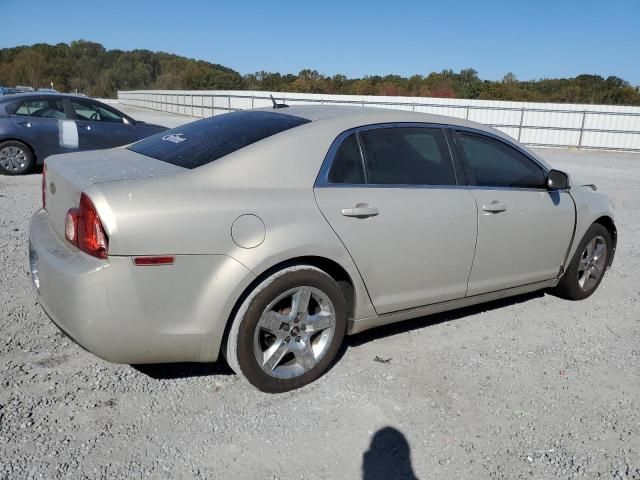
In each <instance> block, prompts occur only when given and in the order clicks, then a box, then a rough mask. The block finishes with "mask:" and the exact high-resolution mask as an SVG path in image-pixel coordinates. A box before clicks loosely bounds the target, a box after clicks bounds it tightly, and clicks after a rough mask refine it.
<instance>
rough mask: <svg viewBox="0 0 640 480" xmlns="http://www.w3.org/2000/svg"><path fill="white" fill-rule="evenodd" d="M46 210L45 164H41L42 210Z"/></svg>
mask: <svg viewBox="0 0 640 480" xmlns="http://www.w3.org/2000/svg"><path fill="white" fill-rule="evenodd" d="M46 208H47V164H46V162H45V163H43V164H42V209H43V210H46Z"/></svg>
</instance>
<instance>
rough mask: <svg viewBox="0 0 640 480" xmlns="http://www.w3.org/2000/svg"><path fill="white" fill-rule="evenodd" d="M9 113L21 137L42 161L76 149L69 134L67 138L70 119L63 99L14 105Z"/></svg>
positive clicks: (48, 98) (31, 100)
mask: <svg viewBox="0 0 640 480" xmlns="http://www.w3.org/2000/svg"><path fill="white" fill-rule="evenodd" d="M9 113H10V119H11V122H12V123H13V124H14V125H15V128H16V131H17V133H18V135H19V138H20V139H21V140H23V141H25V142H26V143H28V144H29V145H30V146H31V147H32V148H33V149H34V150H35V152H36V156H37V157H38V158H39V159H42V160H44V159H45V158H46V157H48V156H49V155H54V154H57V153H64V152H67V151H71V150H73V149H74V145H73V144H72V143H73V142H71V141H69V135H64V133H65V132H66V129H67V125H65V123H66V122H68V120H67V114H66V112H65V109H64V101H63V100H62V99H61V98H59V97H32V98H28V99H24V100H22V101H19V102H17V103H15V104H12V105H11V106H10V107H9ZM76 146H77V145H76Z"/></svg>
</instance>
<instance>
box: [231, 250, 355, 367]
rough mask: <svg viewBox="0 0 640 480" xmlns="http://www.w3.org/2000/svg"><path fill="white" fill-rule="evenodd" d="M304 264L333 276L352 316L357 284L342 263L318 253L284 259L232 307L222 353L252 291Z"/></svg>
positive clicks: (256, 280) (265, 271) (251, 285)
mask: <svg viewBox="0 0 640 480" xmlns="http://www.w3.org/2000/svg"><path fill="white" fill-rule="evenodd" d="M302 265H308V266H310V267H315V268H318V269H320V270H322V271H323V272H325V273H326V274H327V275H329V276H330V277H331V278H333V280H334V281H335V282H336V283H337V284H338V286H339V287H340V290H341V291H342V294H343V295H344V297H345V300H346V302H347V309H348V316H349V319H350V318H351V317H352V315H353V313H354V312H355V308H356V301H357V300H356V294H355V289H356V286H355V284H354V281H353V278H351V275H349V272H347V270H346V269H345V268H344V267H343V266H342V265H340V264H339V263H338V262H336V261H335V260H331V259H329V258H327V257H322V256H316V255H306V256H299V257H294V258H290V259H288V260H284V261H282V262H279V263H276V264H275V265H272V266H271V267H269V268H267V269H266V270H264V271H263V272H262V273H260V274H259V275H257V276H256V277H255V278H254V279H253V280H252V281H251V283H250V284H249V285H248V286H247V287H246V288H245V289H244V290H243V291H242V293H241V294H240V295H239V297H238V298H237V300H236V302H235V304H234V306H233V308H232V309H231V312H230V314H229V316H228V318H227V319H226V324H225V327H224V334H223V335H222V342H221V345H220V349H221V353H223V355H225V356H226V352H225V349H226V345H227V338H228V337H229V331H230V330H231V326H232V324H233V320H234V319H235V316H236V314H237V312H238V310H239V309H240V307H241V306H242V304H243V302H244V301H245V299H246V298H247V297H248V296H249V295H250V294H251V292H252V291H253V290H254V289H255V288H256V287H257V286H258V285H260V284H261V283H262V282H263V281H264V280H265V279H267V278H268V277H270V276H272V275H274V274H275V273H277V272H279V271H281V270H284V269H285V268H289V267H294V266H302Z"/></svg>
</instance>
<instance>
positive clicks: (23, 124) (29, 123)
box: [18, 122, 33, 128]
mask: <svg viewBox="0 0 640 480" xmlns="http://www.w3.org/2000/svg"><path fill="white" fill-rule="evenodd" d="M18 125H22V126H23V127H27V128H31V127H32V126H33V123H31V122H18Z"/></svg>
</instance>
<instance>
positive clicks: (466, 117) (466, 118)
mask: <svg viewBox="0 0 640 480" xmlns="http://www.w3.org/2000/svg"><path fill="white" fill-rule="evenodd" d="M464 119H465V120H469V104H467V113H466V115H465V117H464Z"/></svg>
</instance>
